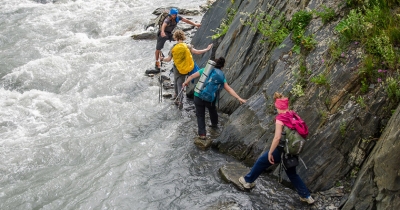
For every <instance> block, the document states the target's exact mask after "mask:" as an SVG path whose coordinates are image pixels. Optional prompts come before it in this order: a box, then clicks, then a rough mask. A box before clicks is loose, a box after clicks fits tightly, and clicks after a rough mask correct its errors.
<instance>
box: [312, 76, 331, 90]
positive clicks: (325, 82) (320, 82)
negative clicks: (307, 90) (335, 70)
mask: <svg viewBox="0 0 400 210" xmlns="http://www.w3.org/2000/svg"><path fill="white" fill-rule="evenodd" d="M310 81H311V82H313V83H315V84H317V85H321V86H327V87H328V86H329V82H328V79H327V78H326V76H325V74H324V73H322V74H319V75H317V76H315V77H312V78H311V80H310Z"/></svg>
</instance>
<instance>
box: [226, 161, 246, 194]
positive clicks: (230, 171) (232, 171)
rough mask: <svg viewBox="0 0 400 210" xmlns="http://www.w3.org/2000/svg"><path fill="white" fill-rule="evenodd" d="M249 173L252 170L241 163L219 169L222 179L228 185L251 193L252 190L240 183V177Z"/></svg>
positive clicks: (230, 164) (229, 164)
mask: <svg viewBox="0 0 400 210" xmlns="http://www.w3.org/2000/svg"><path fill="white" fill-rule="evenodd" d="M249 171H250V169H249V168H248V167H246V166H245V165H243V164H240V163H228V164H226V165H224V166H222V167H221V168H219V173H220V175H221V177H222V179H223V180H224V181H226V182H228V183H232V184H233V185H235V187H237V188H238V189H239V190H242V191H250V189H246V188H244V187H243V185H242V184H240V182H239V177H241V176H243V175H245V174H247V173H249Z"/></svg>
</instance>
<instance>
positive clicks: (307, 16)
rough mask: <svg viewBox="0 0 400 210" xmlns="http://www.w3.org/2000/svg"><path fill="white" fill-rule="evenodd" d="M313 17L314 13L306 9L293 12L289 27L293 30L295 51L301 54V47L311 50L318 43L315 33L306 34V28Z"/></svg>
mask: <svg viewBox="0 0 400 210" xmlns="http://www.w3.org/2000/svg"><path fill="white" fill-rule="evenodd" d="M311 19H312V13H311V12H307V11H305V10H300V11H298V12H296V13H295V14H293V16H292V20H291V21H290V23H289V28H290V29H291V30H292V40H293V42H294V43H295V46H294V47H293V49H292V50H293V51H294V52H296V53H297V54H300V50H301V47H303V48H304V49H305V50H306V51H311V50H312V49H314V47H315V46H316V44H317V41H316V40H315V37H314V35H313V34H312V35H305V28H306V27H307V25H308V24H309V23H310V21H311Z"/></svg>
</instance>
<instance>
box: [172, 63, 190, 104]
mask: <svg viewBox="0 0 400 210" xmlns="http://www.w3.org/2000/svg"><path fill="white" fill-rule="evenodd" d="M173 69H174V81H175V82H174V83H175V84H174V89H175V95H176V96H178V94H179V93H180V92H181V91H182V84H183V83H184V82H185V78H186V75H187V74H181V73H179V71H178V69H176V67H175V65H174V67H173ZM182 98H183V93H181V95H180V99H182Z"/></svg>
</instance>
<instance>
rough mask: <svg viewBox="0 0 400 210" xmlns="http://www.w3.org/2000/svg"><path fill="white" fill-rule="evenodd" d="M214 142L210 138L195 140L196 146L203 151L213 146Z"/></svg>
mask: <svg viewBox="0 0 400 210" xmlns="http://www.w3.org/2000/svg"><path fill="white" fill-rule="evenodd" d="M211 143H212V140H211V138H210V137H207V138H206V139H200V137H195V138H194V144H195V145H196V146H197V147H198V148H199V149H202V150H206V149H208V148H209V147H210V146H211Z"/></svg>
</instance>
